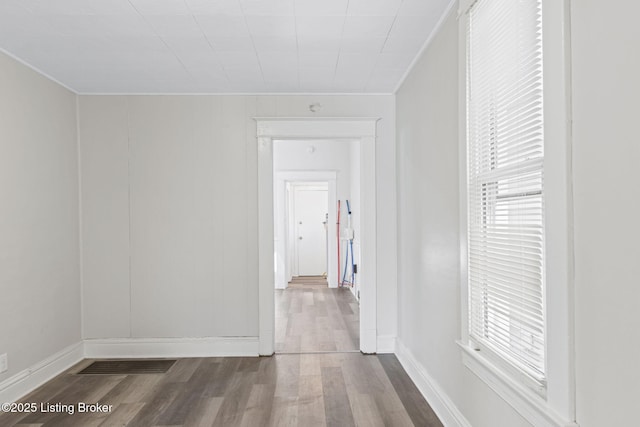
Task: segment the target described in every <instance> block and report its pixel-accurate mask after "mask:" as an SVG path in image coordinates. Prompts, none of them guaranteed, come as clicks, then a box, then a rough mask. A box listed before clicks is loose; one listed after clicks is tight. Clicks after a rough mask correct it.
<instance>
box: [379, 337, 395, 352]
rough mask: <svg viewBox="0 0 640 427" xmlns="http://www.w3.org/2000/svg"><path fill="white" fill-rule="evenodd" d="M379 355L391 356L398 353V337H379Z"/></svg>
mask: <svg viewBox="0 0 640 427" xmlns="http://www.w3.org/2000/svg"><path fill="white" fill-rule="evenodd" d="M377 348H378V351H377V352H378V354H391V353H395V352H396V337H395V336H393V335H382V336H378V346H377Z"/></svg>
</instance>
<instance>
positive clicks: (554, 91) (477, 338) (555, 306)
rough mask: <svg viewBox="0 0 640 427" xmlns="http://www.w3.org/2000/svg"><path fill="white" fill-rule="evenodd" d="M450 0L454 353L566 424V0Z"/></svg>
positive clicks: (509, 394) (547, 426) (512, 397)
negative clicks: (455, 77)
mask: <svg viewBox="0 0 640 427" xmlns="http://www.w3.org/2000/svg"><path fill="white" fill-rule="evenodd" d="M459 4H460V8H459V39H460V61H459V64H460V67H461V68H460V71H461V72H460V76H461V79H460V95H461V98H460V105H461V106H462V107H463V108H461V110H460V116H461V119H460V129H459V130H460V152H461V153H466V156H465V155H462V158H461V162H460V170H461V175H460V194H461V199H460V204H461V211H460V217H461V219H460V228H461V236H462V239H461V253H462V254H463V257H462V260H461V261H462V266H461V270H460V275H461V279H462V280H461V306H462V307H461V313H462V330H461V339H460V341H459V344H460V348H461V350H462V353H461V354H462V361H463V363H464V365H465V366H466V367H467V368H468V369H469V370H471V371H472V372H473V373H474V374H475V375H476V376H478V378H480V379H481V380H482V381H484V382H485V383H486V384H487V385H488V388H487V390H491V392H495V393H496V394H497V395H498V396H500V397H501V398H503V399H504V400H505V401H506V402H508V403H509V404H510V405H511V406H512V407H513V408H514V409H515V410H516V411H517V412H518V413H519V414H520V415H521V416H523V417H524V418H525V419H526V420H527V421H529V422H530V423H531V424H532V425H535V426H540V427H560V426H562V427H566V426H575V425H576V424H575V380H574V371H575V369H574V356H573V336H574V330H573V287H574V283H573V282H574V277H573V269H572V259H573V255H572V254H573V236H572V229H571V226H570V221H571V218H572V212H573V211H572V184H571V176H572V174H571V144H572V141H571V127H570V123H571V103H570V101H571V96H570V88H571V81H570V79H571V63H570V59H571V54H570V46H571V43H570V34H571V31H570V16H571V13H570V0H460V2H459ZM465 255H466V256H465Z"/></svg>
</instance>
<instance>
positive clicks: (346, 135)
mask: <svg viewBox="0 0 640 427" xmlns="http://www.w3.org/2000/svg"><path fill="white" fill-rule="evenodd" d="M254 120H255V121H256V139H257V143H258V177H257V178H258V317H259V352H260V355H263V356H270V355H272V354H273V353H274V350H275V274H274V243H275V242H274V213H273V205H274V197H273V196H274V185H273V184H274V177H273V140H282V139H284V140H286V139H306V140H310V139H325V140H326V139H345V140H354V139H355V140H359V141H360V197H361V211H362V212H366V213H367V214H366V215H362V216H361V218H362V220H361V221H362V223H361V233H360V234H361V261H360V262H361V265H360V266H359V272H358V274H359V275H360V283H361V288H360V351H361V352H363V353H375V352H376V350H377V262H376V261H377V260H376V257H377V254H376V253H377V236H376V147H375V145H376V123H377V121H378V120H379V118H374V117H356V118H336V117H323V118H307V117H296V118H291V117H254Z"/></svg>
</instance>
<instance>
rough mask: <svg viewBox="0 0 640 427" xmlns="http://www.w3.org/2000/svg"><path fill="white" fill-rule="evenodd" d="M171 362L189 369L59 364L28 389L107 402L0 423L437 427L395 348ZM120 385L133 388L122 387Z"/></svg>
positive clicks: (55, 398)
mask: <svg viewBox="0 0 640 427" xmlns="http://www.w3.org/2000/svg"><path fill="white" fill-rule="evenodd" d="M179 363H180V364H181V365H187V364H192V365H193V367H187V366H182V368H183V369H184V370H183V372H192V374H191V375H178V376H176V375H170V373H166V374H154V375H149V376H140V375H130V376H117V375H116V376H111V375H101V376H76V375H74V374H73V373H72V372H65V373H63V374H61V375H60V376H58V377H56V378H54V379H53V380H51V381H50V382H49V383H47V384H44V385H43V386H42V387H40V388H38V389H36V390H35V391H34V392H33V393H31V394H30V395H29V396H28V398H29V399H42V401H44V402H65V403H69V404H71V403H73V404H75V405H76V407H77V404H78V402H86V403H91V402H94V401H95V400H96V399H98V401H100V400H103V401H104V402H107V401H109V402H113V403H112V404H113V405H114V406H113V409H112V411H111V412H109V413H106V414H100V413H97V414H78V413H75V414H73V415H70V414H65V413H58V414H55V413H36V414H29V415H28V416H21V417H16V416H12V415H13V414H2V415H0V425H1V426H2V427H5V426H7V427H14V426H28V425H33V426H44V427H52V426H53V427H56V426H65V427H67V426H82V427H85V426H101V427H105V426H107V427H108V426H122V425H127V426H129V427H149V426H154V425H158V426H160V425H162V426H165V427H169V426H180V427H187V426H189V427H191V426H196V427H204V426H208V427H210V426H213V425H216V426H225V427H227V426H253V425H256V426H278V427H280V426H298V425H309V426H328V427H330V426H340V427H343V426H367V427H370V426H382V425H387V426H394V427H395V426H407V427H408V426H414V425H415V426H420V427H442V424H441V423H440V421H439V420H438V419H437V417H436V416H435V414H434V413H433V411H432V410H431V408H430V407H429V405H428V404H427V402H426V401H425V400H424V398H423V397H422V395H421V394H420V392H419V391H418V389H417V388H416V387H415V385H414V384H413V383H412V382H411V379H410V378H409V377H408V375H407V373H406V372H405V371H404V369H403V368H402V366H401V365H400V363H399V362H398V360H397V359H396V357H395V356H394V355H377V356H376V355H368V356H367V355H362V354H360V353H322V354H321V353H315V354H283V355H275V356H272V357H260V358H258V357H256V358H242V357H240V358H238V357H228V358H202V359H179ZM156 375H160V377H161V378H158V377H156ZM143 377H148V378H147V379H146V380H144V379H143ZM187 377H188V380H187V381H183V380H184V379H185V378H187ZM176 380H179V381H176ZM128 386H130V387H131V389H132V390H135V393H133V392H131V393H129V392H127V391H126V390H125V389H126V388H127V387H128ZM57 387H61V388H60V389H57ZM136 396H137V401H136ZM30 401H33V400H30ZM116 402H119V403H116Z"/></svg>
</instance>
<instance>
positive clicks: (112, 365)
mask: <svg viewBox="0 0 640 427" xmlns="http://www.w3.org/2000/svg"><path fill="white" fill-rule="evenodd" d="M174 363H176V361H175V360H173V359H172V360H169V359H161V360H97V361H95V362H93V363H92V364H91V365H89V366H87V367H86V368H84V369H83V370H82V371H80V372H78V374H79V375H139V374H164V373H165V372H167V371H168V370H169V368H171V366H173V364H174Z"/></svg>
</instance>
